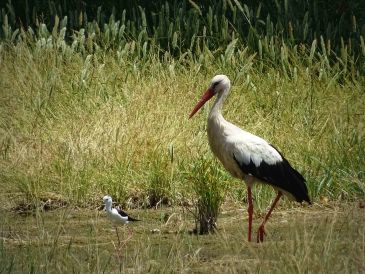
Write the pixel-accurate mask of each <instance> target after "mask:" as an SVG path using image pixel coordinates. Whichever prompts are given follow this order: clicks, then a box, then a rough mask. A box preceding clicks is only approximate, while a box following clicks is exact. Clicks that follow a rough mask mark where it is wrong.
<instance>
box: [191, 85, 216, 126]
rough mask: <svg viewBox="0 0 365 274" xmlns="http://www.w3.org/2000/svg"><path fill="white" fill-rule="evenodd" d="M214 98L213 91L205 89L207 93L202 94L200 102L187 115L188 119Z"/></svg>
mask: <svg viewBox="0 0 365 274" xmlns="http://www.w3.org/2000/svg"><path fill="white" fill-rule="evenodd" d="M213 96H214V91H213V90H212V89H210V88H209V89H207V91H206V92H205V93H204V94H203V96H202V98H201V99H200V101H199V102H198V103H197V104H196V105H195V107H194V109H193V111H192V112H191V113H190V115H189V119H190V118H191V117H193V116H194V114H195V113H197V112H198V110H199V109H200V108H201V107H202V106H204V104H205V103H206V102H207V101H208V100H209V99H210V98H212V97H213Z"/></svg>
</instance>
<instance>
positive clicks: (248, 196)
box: [247, 186, 253, 242]
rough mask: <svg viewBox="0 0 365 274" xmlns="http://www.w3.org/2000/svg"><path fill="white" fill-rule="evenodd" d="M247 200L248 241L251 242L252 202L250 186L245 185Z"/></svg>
mask: <svg viewBox="0 0 365 274" xmlns="http://www.w3.org/2000/svg"><path fill="white" fill-rule="evenodd" d="M247 200H248V207H247V212H248V241H249V242H251V234H252V214H253V204H252V190H251V186H248V187H247Z"/></svg>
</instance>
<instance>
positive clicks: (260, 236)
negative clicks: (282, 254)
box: [257, 191, 283, 243]
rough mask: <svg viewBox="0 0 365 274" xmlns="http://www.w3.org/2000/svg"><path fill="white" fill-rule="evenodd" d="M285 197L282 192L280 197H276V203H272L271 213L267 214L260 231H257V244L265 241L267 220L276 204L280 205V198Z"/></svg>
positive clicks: (279, 193) (279, 194)
mask: <svg viewBox="0 0 365 274" xmlns="http://www.w3.org/2000/svg"><path fill="white" fill-rule="evenodd" d="M282 195H283V193H281V191H279V192H278V195H276V198H275V200H274V202H273V203H272V205H271V207H270V209H269V212H268V213H267V214H266V216H265V218H264V221H263V222H262V223H261V225H260V227H259V230H258V231H257V242H258V243H260V242H263V241H264V235H265V223H266V222H267V220H268V219H269V218H270V215H271V213H272V211H273V210H274V208H275V206H276V204H277V203H278V201H279V199H280V197H281V196H282Z"/></svg>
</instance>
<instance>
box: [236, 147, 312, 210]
mask: <svg viewBox="0 0 365 274" xmlns="http://www.w3.org/2000/svg"><path fill="white" fill-rule="evenodd" d="M274 148H275V147H274ZM275 149H276V148H275ZM276 150H277V149H276ZM277 151H278V150H277ZM278 152H279V151H278ZM279 154H280V155H281V158H282V161H278V162H276V163H275V164H268V163H266V162H265V161H262V162H261V163H260V165H259V166H256V165H255V164H254V163H253V162H252V160H251V161H250V163H249V164H243V163H240V162H239V161H237V159H236V157H235V156H234V155H233V157H234V159H235V160H236V162H237V164H238V165H239V166H240V168H241V170H242V171H243V172H244V173H246V174H250V175H252V176H254V177H256V178H257V179H259V180H261V181H263V182H266V183H267V184H269V185H272V186H273V187H276V188H278V189H280V190H283V191H284V192H287V193H290V194H291V195H292V196H293V197H294V198H295V200H296V201H297V202H299V203H301V202H303V201H306V202H308V203H309V204H311V201H310V198H309V195H308V188H307V185H306V184H305V179H304V177H303V176H302V175H301V174H300V173H299V172H298V171H296V170H295V169H294V168H293V167H292V166H291V165H290V164H289V162H288V161H287V160H286V159H285V158H284V156H283V155H282V154H281V153H280V152H279Z"/></svg>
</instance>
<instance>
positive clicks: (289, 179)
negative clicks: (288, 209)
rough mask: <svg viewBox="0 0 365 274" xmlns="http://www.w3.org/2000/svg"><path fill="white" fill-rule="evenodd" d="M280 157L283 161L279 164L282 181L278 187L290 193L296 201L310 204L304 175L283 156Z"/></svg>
mask: <svg viewBox="0 0 365 274" xmlns="http://www.w3.org/2000/svg"><path fill="white" fill-rule="evenodd" d="M282 158H283V161H282V162H281V163H279V165H280V169H281V173H282V178H283V181H282V183H280V186H278V187H279V188H281V189H283V190H285V191H287V192H289V193H290V194H292V195H293V196H294V198H295V199H296V201H297V202H299V203H301V202H303V201H306V202H307V203H309V204H311V201H310V198H309V195H308V188H307V185H306V183H305V182H306V181H305V179H304V177H303V176H302V174H300V173H299V172H298V171H297V170H295V169H294V168H293V167H292V166H291V165H290V164H289V162H288V161H287V160H286V159H285V158H284V157H283V156H282Z"/></svg>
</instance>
